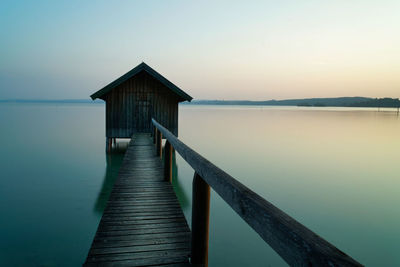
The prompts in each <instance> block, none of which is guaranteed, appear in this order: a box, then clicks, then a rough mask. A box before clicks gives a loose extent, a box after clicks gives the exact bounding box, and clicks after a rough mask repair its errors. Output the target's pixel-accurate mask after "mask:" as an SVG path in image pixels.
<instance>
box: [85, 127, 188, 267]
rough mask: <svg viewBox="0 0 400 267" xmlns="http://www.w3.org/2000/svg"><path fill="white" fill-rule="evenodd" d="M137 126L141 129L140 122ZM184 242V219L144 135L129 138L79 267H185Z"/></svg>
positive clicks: (148, 136)
mask: <svg viewBox="0 0 400 267" xmlns="http://www.w3.org/2000/svg"><path fill="white" fill-rule="evenodd" d="M125 122H126V123H127V124H129V123H128V121H127V120H125ZM139 126H140V127H146V125H145V123H144V121H141V122H140V125H139ZM130 127H132V124H130ZM190 239H191V234H190V230H189V227H188V225H187V222H186V219H185V217H184V215H183V212H182V209H181V207H180V205H179V202H178V199H177V197H176V195H175V193H174V191H173V187H172V185H171V184H170V183H169V182H167V181H165V179H164V168H163V165H162V162H161V159H160V158H159V157H158V156H156V153H155V149H154V145H153V142H152V139H151V137H150V135H148V134H135V135H134V136H133V138H132V141H131V142H130V144H129V147H128V149H127V151H126V153H125V157H124V159H123V162H122V165H121V168H120V171H119V174H118V178H117V180H116V181H115V184H114V187H113V189H112V191H111V194H110V197H109V199H108V202H107V206H106V208H105V210H104V213H103V216H102V218H101V221H100V223H99V226H98V229H97V232H96V235H95V237H94V239H93V242H92V246H91V249H90V250H89V253H88V256H87V259H86V262H85V264H84V265H85V266H148V265H152V266H174V265H175V264H178V266H179V265H180V264H183V266H185V264H188V262H189V254H190Z"/></svg>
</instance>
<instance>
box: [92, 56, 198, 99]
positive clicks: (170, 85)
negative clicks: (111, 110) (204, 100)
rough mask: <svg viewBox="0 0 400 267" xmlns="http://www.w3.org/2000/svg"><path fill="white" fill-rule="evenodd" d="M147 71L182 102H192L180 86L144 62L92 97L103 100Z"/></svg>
mask: <svg viewBox="0 0 400 267" xmlns="http://www.w3.org/2000/svg"><path fill="white" fill-rule="evenodd" d="M142 71H145V72H147V73H148V74H150V75H151V76H153V77H154V78H155V79H156V80H158V81H159V82H161V83H162V84H163V85H165V86H166V87H167V88H169V89H170V90H171V91H173V92H174V93H175V94H177V95H178V96H180V97H181V98H182V99H183V100H182V101H185V100H187V101H191V100H192V99H193V98H192V97H191V96H190V95H188V94H186V93H185V92H184V91H182V90H181V89H180V88H179V87H178V86H176V85H175V84H173V83H172V82H170V81H168V80H167V79H166V78H164V77H163V76H162V75H161V74H160V73H158V72H157V71H155V70H154V69H152V68H151V67H150V66H149V65H147V64H146V63H144V62H142V63H140V64H139V65H137V66H136V67H135V68H133V69H132V70H130V71H129V72H127V73H125V74H124V75H122V76H121V77H119V78H118V79H116V80H115V81H113V82H111V83H110V84H108V85H107V86H105V87H103V88H102V89H100V90H99V91H97V92H96V93H94V94H92V95H91V96H90V97H91V98H92V99H93V100H95V99H96V98H101V97H102V96H103V95H105V94H107V93H108V92H110V91H111V90H112V89H114V88H115V87H117V86H118V85H120V84H122V83H124V82H125V81H127V80H129V79H130V78H132V77H133V76H135V75H137V74H139V73H140V72H142Z"/></svg>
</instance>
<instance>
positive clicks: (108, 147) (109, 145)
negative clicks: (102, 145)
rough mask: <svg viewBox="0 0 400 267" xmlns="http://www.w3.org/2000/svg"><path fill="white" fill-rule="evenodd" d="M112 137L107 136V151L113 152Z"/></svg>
mask: <svg viewBox="0 0 400 267" xmlns="http://www.w3.org/2000/svg"><path fill="white" fill-rule="evenodd" d="M111 146H112V143H111V138H110V137H106V153H111Z"/></svg>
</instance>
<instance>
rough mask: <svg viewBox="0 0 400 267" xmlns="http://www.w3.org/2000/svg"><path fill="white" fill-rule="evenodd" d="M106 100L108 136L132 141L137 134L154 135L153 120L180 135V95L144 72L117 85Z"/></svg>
mask: <svg viewBox="0 0 400 267" xmlns="http://www.w3.org/2000/svg"><path fill="white" fill-rule="evenodd" d="M103 99H104V100H105V101H106V136H107V137H119V138H130V137H131V136H132V134H134V133H150V131H151V118H154V119H156V120H157V121H159V122H160V123H162V124H163V125H165V127H166V128H168V129H169V130H170V131H171V132H172V133H174V134H175V135H178V102H179V100H180V98H179V96H177V95H176V94H175V93H173V92H172V91H171V90H170V89H168V88H167V87H165V86H164V85H163V84H161V83H160V82H159V81H157V80H156V79H154V78H153V77H152V76H150V75H149V74H147V73H146V72H142V73H140V74H138V75H136V76H134V77H132V78H131V79H129V80H127V81H126V82H124V83H123V84H121V85H119V86H117V87H116V88H114V89H113V90H112V91H110V92H109V93H108V94H106V95H105V96H104V98H103Z"/></svg>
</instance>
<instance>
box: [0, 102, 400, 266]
mask: <svg viewBox="0 0 400 267" xmlns="http://www.w3.org/2000/svg"><path fill="white" fill-rule="evenodd" d="M179 116H180V117H179V123H180V125H179V128H180V129H179V131H180V139H182V140H183V141H184V142H186V143H187V144H188V145H189V146H191V147H192V148H194V149H196V150H197V151H198V152H200V153H201V154H202V155H203V156H205V157H207V158H208V159H210V160H211V161H213V162H214V163H215V164H216V165H218V166H220V167H221V168H222V169H224V170H225V171H227V172H228V173H230V174H231V175H233V176H234V177H236V178H237V179H238V180H239V181H241V182H242V183H244V184H246V185H247V186H248V187H250V188H251V189H253V190H254V191H256V192H257V193H259V194H261V195H262V196H263V197H265V198H266V199H267V200H269V201H270V202H272V203H274V204H275V205H276V206H278V207H279V208H281V209H282V210H284V211H285V212H287V213H288V214H289V215H291V216H293V217H294V218H296V219H297V220H298V221H300V222H301V223H303V224H305V225H306V226H307V227H309V228H311V229H312V230H313V231H315V232H316V233H318V234H319V235H321V236H322V237H324V238H325V239H327V240H328V241H330V242H331V243H333V244H334V245H336V246H337V247H339V248H340V249H341V250H343V251H345V252H346V253H348V254H350V255H351V256H352V257H354V258H355V259H357V260H359V261H360V262H361V263H363V264H366V265H368V266H400V254H399V253H398V252H399V251H400V245H399V244H400V229H399V227H398V226H399V225H400V208H399V203H400V164H399V161H400V138H399V137H400V118H399V116H398V115H397V113H396V112H395V111H393V110H385V111H382V110H381V111H380V112H378V111H377V110H376V109H346V108H297V107H228V106H226V107H225V106H224V107H214V106H182V107H180V115H179ZM0 122H1V131H0V147H1V150H2V153H1V154H0V170H1V176H0V177H1V178H0V266H79V265H81V264H82V263H83V261H84V259H85V257H86V254H87V251H88V248H89V247H90V244H91V240H92V238H93V236H94V233H95V231H96V228H97V224H98V222H99V220H100V218H101V213H102V210H103V208H104V205H105V201H106V200H107V196H108V193H109V191H110V188H111V187H112V183H113V180H114V179H115V177H116V173H117V171H118V167H119V165H120V164H121V160H122V157H123V154H113V155H112V156H109V157H106V155H105V153H104V151H105V140H104V106H103V105H99V104H93V105H85V104H76V105H72V104H57V105H49V104H46V105H44V104H1V105H0ZM121 146H123V144H121ZM176 158H177V170H176V171H177V177H176V178H175V179H174V186H175V190H176V192H177V194H178V195H179V199H180V201H181V203H182V206H183V207H184V212H185V215H186V216H187V218H188V220H189V222H190V213H191V210H190V206H191V181H192V176H193V171H192V170H191V168H190V167H189V166H188V165H187V164H186V163H185V162H184V161H183V160H182V159H181V158H180V157H179V156H177V157H176ZM209 261H210V266H284V265H285V263H284V262H283V261H282V260H281V259H280V258H279V256H277V255H276V254H275V253H274V252H273V251H272V250H271V249H270V248H269V247H268V245H266V244H265V243H264V242H263V241H262V240H261V238H259V237H258V236H257V234H255V233H254V232H253V231H252V230H251V229H250V228H249V227H248V226H247V225H246V224H245V223H244V222H243V221H242V220H241V219H240V218H239V217H238V216H237V215H236V214H235V213H234V212H233V211H232V210H231V209H230V208H229V207H228V206H227V205H226V204H225V203H224V202H223V201H222V200H221V199H220V198H219V196H218V195H216V193H215V192H212V199H211V215H210V255H209Z"/></svg>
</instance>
